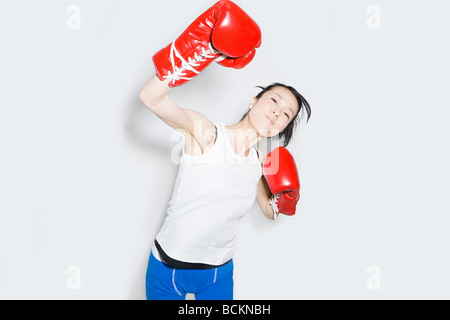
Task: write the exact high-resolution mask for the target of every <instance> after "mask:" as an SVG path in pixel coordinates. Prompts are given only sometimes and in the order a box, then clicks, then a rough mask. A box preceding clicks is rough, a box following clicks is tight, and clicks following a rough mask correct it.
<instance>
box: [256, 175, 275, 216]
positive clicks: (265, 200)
mask: <svg viewBox="0 0 450 320" xmlns="http://www.w3.org/2000/svg"><path fill="white" fill-rule="evenodd" d="M271 196H272V193H271V192H270V189H269V186H268V185H267V182H266V178H264V176H262V177H261V179H260V180H259V182H258V189H257V195H256V199H257V200H258V204H259V207H260V208H261V210H262V212H263V213H264V215H265V216H266V218H267V219H270V220H275V218H276V217H275V215H274V212H273V209H272V206H271V205H270V203H269V200H270V197H271Z"/></svg>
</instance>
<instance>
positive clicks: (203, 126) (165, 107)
mask: <svg viewBox="0 0 450 320" xmlns="http://www.w3.org/2000/svg"><path fill="white" fill-rule="evenodd" d="M169 81H170V80H165V81H161V80H159V78H158V77H157V76H156V75H155V76H154V77H153V78H152V79H150V81H148V82H147V84H146V85H145V86H144V88H143V89H142V91H141V93H140V94H139V97H140V99H141V101H142V102H143V103H144V104H145V105H146V106H147V108H149V109H150V110H151V111H152V112H153V113H154V114H155V115H157V116H158V118H160V119H161V120H162V121H163V122H165V123H166V124H167V125H168V126H170V127H172V128H173V129H175V130H178V131H180V132H181V133H182V134H183V135H184V136H185V138H187V139H186V145H187V149H191V150H192V148H195V147H196V146H194V145H193V144H196V145H198V146H199V147H200V149H201V152H200V153H203V152H204V151H205V148H207V146H209V145H211V143H212V142H213V141H214V139H215V126H214V124H213V123H212V122H211V121H210V120H209V119H208V118H206V117H205V116H204V115H203V114H201V113H199V112H196V111H194V110H190V109H185V108H180V107H179V106H177V105H176V104H175V103H174V102H173V101H172V99H170V98H169V96H168V93H169V91H170V90H171V88H170V87H169V85H168V83H169ZM192 139H193V140H195V141H191V140H192Z"/></svg>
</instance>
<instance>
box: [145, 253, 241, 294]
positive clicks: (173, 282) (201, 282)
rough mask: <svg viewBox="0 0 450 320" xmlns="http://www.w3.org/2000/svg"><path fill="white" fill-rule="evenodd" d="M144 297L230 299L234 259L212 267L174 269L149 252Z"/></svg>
mask: <svg viewBox="0 0 450 320" xmlns="http://www.w3.org/2000/svg"><path fill="white" fill-rule="evenodd" d="M145 284H146V293H147V300H185V299H186V293H193V294H195V299H196V300H233V285H234V282H233V260H231V261H230V262H229V263H227V264H225V265H223V266H221V267H218V268H214V269H203V270H200V269H176V268H173V267H171V266H169V265H167V264H164V263H162V262H161V261H159V260H158V259H156V258H155V257H154V256H153V253H152V254H150V258H149V261H148V267H147V275H146V280H145Z"/></svg>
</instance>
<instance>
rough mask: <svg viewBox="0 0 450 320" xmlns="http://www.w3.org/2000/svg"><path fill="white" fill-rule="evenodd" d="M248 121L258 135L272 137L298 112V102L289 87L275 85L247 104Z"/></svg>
mask: <svg viewBox="0 0 450 320" xmlns="http://www.w3.org/2000/svg"><path fill="white" fill-rule="evenodd" d="M249 108H250V112H249V114H248V117H249V121H250V123H251V124H252V125H253V127H254V128H255V129H256V130H257V131H258V133H259V135H260V136H263V137H274V136H276V135H278V134H279V133H280V132H282V131H283V130H284V129H285V128H286V127H287V125H288V124H289V123H290V122H291V121H292V120H293V119H294V117H295V115H296V114H297V113H298V108H299V106H298V102H297V99H296V98H295V96H294V95H293V94H292V92H291V91H290V90H289V89H286V88H284V87H275V88H272V89H271V90H269V91H267V92H266V93H264V94H263V96H262V97H261V98H259V100H257V99H256V98H253V100H252V102H251V103H250V105H249Z"/></svg>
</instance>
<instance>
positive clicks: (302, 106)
mask: <svg viewBox="0 0 450 320" xmlns="http://www.w3.org/2000/svg"><path fill="white" fill-rule="evenodd" d="M275 87H283V88H286V89H288V90H289V91H291V92H292V94H293V95H294V96H295V98H296V99H297V102H298V112H297V114H296V115H295V116H294V117H293V119H292V120H291V122H289V124H288V125H287V126H286V128H285V129H284V130H283V131H282V132H280V133H279V134H278V137H279V138H280V139H283V147H286V146H287V145H288V144H289V142H290V141H291V139H292V134H293V133H294V130H295V128H296V127H297V125H298V122H299V114H300V111H302V110H303V112H306V114H307V118H306V122H308V121H309V118H310V117H311V107H310V105H309V103H308V101H306V99H305V98H304V97H303V96H302V95H301V94H300V93H299V92H298V91H297V90H296V89H295V88H293V87H291V86H287V85H285V84H283V83H279V82H275V83H272V84H271V85H270V86H267V87H262V86H257V88H260V89H262V91H261V92H260V93H258V95H257V96H256V97H255V98H256V99H257V100H259V99H260V98H261V97H262V96H263V94H264V93H266V92H267V91H269V90H271V89H273V88H275ZM249 112H250V111H248V112H247V113H246V114H245V115H244V116H243V117H242V119H241V121H242V120H244V118H245V117H246V116H247V115H248V113H249Z"/></svg>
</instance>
